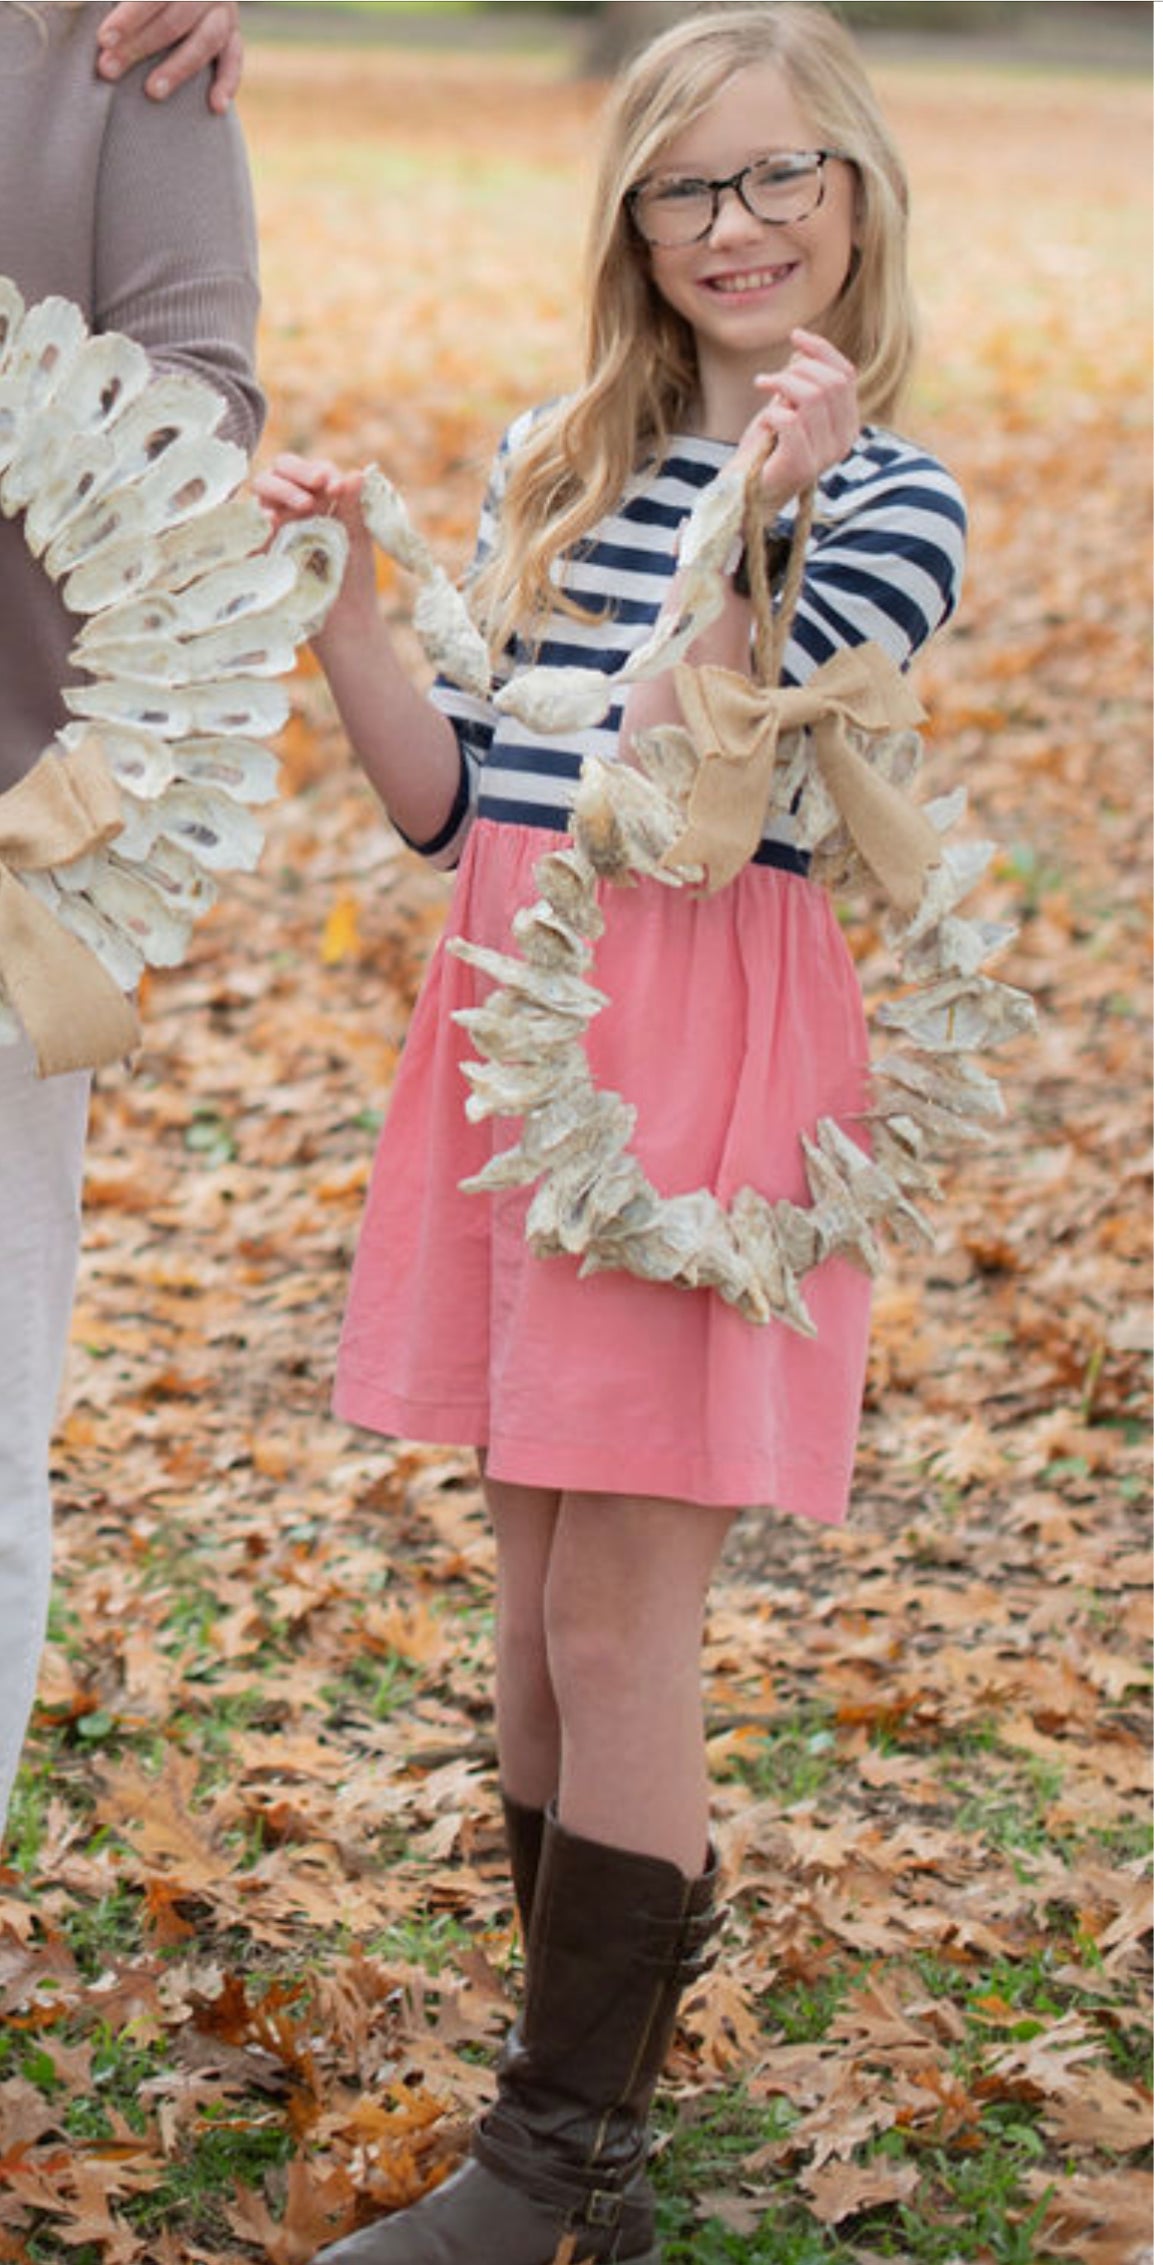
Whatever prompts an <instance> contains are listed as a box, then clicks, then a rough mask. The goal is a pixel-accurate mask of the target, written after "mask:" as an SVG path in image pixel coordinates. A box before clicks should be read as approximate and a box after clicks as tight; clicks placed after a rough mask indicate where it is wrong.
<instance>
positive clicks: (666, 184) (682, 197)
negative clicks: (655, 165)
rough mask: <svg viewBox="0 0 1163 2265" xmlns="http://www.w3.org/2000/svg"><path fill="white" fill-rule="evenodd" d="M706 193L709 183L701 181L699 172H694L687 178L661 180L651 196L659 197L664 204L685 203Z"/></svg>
mask: <svg viewBox="0 0 1163 2265" xmlns="http://www.w3.org/2000/svg"><path fill="white" fill-rule="evenodd" d="M706 193H707V184H706V182H705V181H700V180H699V178H698V176H697V174H692V175H691V177H690V178H689V179H687V180H674V181H659V182H657V183H656V184H655V186H654V188H653V189H652V190H651V192H650V194H651V197H652V198H657V200H658V201H659V202H660V203H662V204H685V203H687V202H688V201H689V200H690V199H691V198H697V197H704V196H705V195H706Z"/></svg>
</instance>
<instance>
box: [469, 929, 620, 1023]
mask: <svg viewBox="0 0 1163 2265" xmlns="http://www.w3.org/2000/svg"><path fill="white" fill-rule="evenodd" d="M445 948H446V950H448V951H450V952H451V953H452V954H453V956H454V957H455V958H456V959H462V960H465V961H466V962H467V964H468V965H469V967H475V968H478V969H479V970H480V973H481V974H482V975H491V976H492V977H493V979H494V981H495V982H497V983H501V984H504V985H505V986H506V987H507V989H508V990H510V991H511V992H514V993H515V994H516V995H517V996H518V997H520V998H523V999H531V1000H532V1001H533V1003H534V1005H535V1006H538V1007H549V1008H551V1009H553V1010H555V1011H558V1012H560V1013H563V1014H567V1015H568V1014H576V1015H578V1016H584V1017H585V1019H586V1020H587V1021H588V1020H589V1018H590V1016H591V1015H596V1014H600V1012H601V1010H602V1008H603V1007H608V1006H609V1003H610V1002H609V1000H608V998H607V997H606V995H605V993H604V991H597V990H595V989H594V987H593V985H592V984H590V983H586V982H585V981H583V979H582V978H581V977H580V976H577V975H571V974H569V973H567V972H566V971H565V970H563V969H560V968H548V967H532V966H530V964H529V962H528V960H524V959H516V958H513V957H511V956H510V955H509V954H507V953H505V952H495V951H493V950H492V949H491V948H490V946H489V945H487V944H469V943H466V941H465V939H464V937H463V936H450V937H449V938H448V942H447V945H446V947H445Z"/></svg>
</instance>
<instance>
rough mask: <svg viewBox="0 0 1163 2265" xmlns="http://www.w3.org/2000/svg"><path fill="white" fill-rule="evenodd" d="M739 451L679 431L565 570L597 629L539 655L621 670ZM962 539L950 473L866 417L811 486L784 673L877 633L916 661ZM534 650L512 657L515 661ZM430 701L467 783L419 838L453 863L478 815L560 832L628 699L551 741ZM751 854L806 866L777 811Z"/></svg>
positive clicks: (795, 678) (469, 698)
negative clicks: (810, 519)
mask: <svg viewBox="0 0 1163 2265" xmlns="http://www.w3.org/2000/svg"><path fill="white" fill-rule="evenodd" d="M527 430H528V418H527V417H526V418H521V419H519V420H518V422H517V424H516V425H515V426H513V427H512V428H511V430H510V432H509V434H507V435H506V438H505V441H504V443H503V444H502V448H501V451H500V454H499V457H498V460H497V464H496V467H495V469H494V474H493V479H492V481H491V483H490V488H489V494H488V497H487V498H486V502H485V506H484V510H483V513H482V517H481V526H480V536H479V541H478V548H477V559H478V562H479V561H480V560H481V559H482V558H483V557H485V556H487V555H488V552H489V550H490V549H491V547H492V545H493V543H494V542H495V539H496V526H497V513H498V509H499V501H500V496H501V493H502V492H503V483H504V477H505V471H506V466H507V460H508V458H509V456H510V455H511V453H512V449H513V447H514V445H519V444H520V442H521V440H522V439H523V438H524V436H525V433H526V432H527ZM733 453H734V444H733V443H732V442H729V441H719V440H700V439H695V438H691V437H687V436H682V437H680V438H677V439H676V440H675V441H674V442H673V443H672V444H671V447H670V449H669V451H668V453H667V455H666V458H665V460H664V461H663V463H662V465H661V467H659V468H657V469H654V470H651V471H648V472H644V473H643V474H641V475H640V476H639V477H638V478H636V479H635V480H633V481H632V482H631V484H630V486H629V488H628V490H627V492H626V494H625V495H624V497H623V498H622V501H621V503H620V504H619V505H618V508H617V509H616V510H615V511H612V512H611V513H609V515H608V516H607V517H606V518H605V519H603V520H602V522H601V524H600V525H599V526H598V527H597V528H596V529H595V530H594V532H593V534H592V535H591V536H589V537H588V538H587V539H586V541H585V542H584V543H583V544H581V545H580V546H579V547H578V550H577V552H576V553H574V554H572V555H571V556H570V558H569V559H568V560H567V562H566V564H565V567H564V571H563V575H562V579H563V582H564V586H565V587H566V588H567V589H568V590H569V592H570V594H571V596H573V597H574V598H575V599H577V600H580V602H581V603H582V604H583V605H588V606H589V608H590V609H591V610H592V611H593V613H594V614H595V616H600V618H596V619H595V621H594V623H593V625H592V626H591V625H590V624H589V623H587V622H585V621H578V620H575V619H574V618H573V617H572V616H571V615H569V614H561V615H558V616H556V617H555V618H554V620H553V622H552V624H551V628H550V633H549V634H548V635H547V636H546V637H545V638H544V640H543V642H542V644H541V647H540V649H539V651H538V653H537V661H538V664H539V665H540V666H543V667H569V668H577V667H582V668H596V669H603V670H605V672H606V673H607V675H611V676H613V675H615V674H616V673H617V671H618V670H619V669H620V668H621V667H622V666H623V664H624V662H625V661H626V660H628V658H629V656H630V654H631V653H632V652H633V651H634V650H635V648H636V647H637V646H639V645H641V644H642V643H643V642H644V641H645V639H646V638H647V637H648V635H649V634H650V631H651V629H652V628H653V626H654V622H655V619H656V617H657V614H658V611H659V608H660V607H661V605H662V604H663V601H664V600H665V598H666V595H667V591H668V588H669V585H670V582H671V578H672V576H673V574H674V571H675V553H676V550H677V547H678V538H679V533H680V530H681V528H682V525H683V522H684V521H685V520H686V518H687V517H688V515H689V513H690V511H691V508H692V506H693V504H694V502H695V500H696V498H697V496H698V493H699V490H700V489H701V488H704V487H706V486H707V484H708V482H709V481H711V480H712V479H713V478H714V477H715V474H716V473H717V472H719V471H720V470H721V469H722V467H723V466H724V464H726V463H727V461H728V459H729V458H730V457H731V455H732V454H733ZM794 516H795V513H794V506H793V507H791V508H790V509H789V511H788V512H787V514H786V515H785V522H786V527H787V529H788V531H789V532H790V529H791V525H792V523H793V520H794ZM964 549H965V507H964V503H963V501H962V497H961V493H960V490H959V489H958V487H957V484H956V482H955V481H954V480H953V479H952V478H951V477H950V475H949V473H948V472H946V471H945V470H944V469H943V467H942V466H941V465H940V464H938V463H937V462H936V461H935V459H934V458H933V457H931V456H928V455H926V454H925V453H924V451H923V450H921V449H919V448H917V447H915V446H914V445H913V444H912V443H911V442H909V441H906V440H902V439H901V438H900V437H899V436H898V435H897V434H896V433H892V432H889V431H887V430H886V429H884V428H882V427H877V426H866V427H865V429H864V431H863V432H862V433H861V435H860V437H859V439H858V441H857V443H856V446H855V447H854V448H853V449H852V450H851V452H850V454H849V455H848V456H846V457H845V459H844V461H843V463H842V464H839V465H837V466H836V467H835V468H834V469H833V470H832V471H830V472H826V473H824V474H823V476H822V477H821V478H820V480H819V481H818V483H817V487H816V506H815V523H814V526H813V530H812V536H811V540H810V542H809V546H808V552H807V558H806V564H805V572H804V583H803V592H802V596H801V598H800V602H799V606H798V608H797V611H796V617H795V622H794V625H793V628H792V632H791V636H790V637H789V640H788V644H787V648H786V653H785V658H784V672H783V673H784V681H785V682H787V683H791V684H802V683H804V682H805V681H806V679H807V678H809V677H811V676H813V675H814V674H815V672H816V670H817V669H818V668H820V667H821V666H822V665H823V663H824V662H825V661H827V660H828V659H830V658H831V656H832V654H834V653H836V652H838V651H840V650H841V648H842V647H844V646H846V645H861V644H864V643H865V642H866V641H867V640H868V639H875V641H876V642H877V643H878V644H879V645H882V646H883V647H884V650H885V651H886V652H887V653H888V655H889V657H890V659H892V660H893V661H895V662H896V663H897V665H898V667H900V668H902V669H903V668H907V666H908V664H909V662H910V660H911V659H912V656H913V654H914V653H915V652H917V651H918V649H919V647H920V646H921V645H923V644H924V642H925V640H926V638H928V637H930V636H931V635H932V633H933V631H934V630H935V629H937V628H939V627H940V625H941V623H942V622H943V621H945V620H946V619H947V618H948V616H949V614H950V613H951V612H952V611H953V608H954V606H955V605H956V602H957V597H958V594H959V590H960V585H961V575H962V568H963V562H964ZM527 659H528V656H526V655H522V654H517V655H515V656H514V657H513V662H512V666H513V668H514V669H515V668H517V667H519V666H524V665H526V663H527ZM432 697H433V699H434V700H435V702H436V704H437V705H438V706H439V707H440V708H441V709H442V710H443V711H444V713H445V714H446V715H447V716H449V717H450V718H451V720H452V722H453V724H454V725H455V728H456V733H457V737H458V739H459V742H460V747H461V755H462V778H461V787H460V792H459V795H458V797H457V801H456V805H455V807H454V809H453V810H452V812H451V813H450V816H449V819H448V822H447V824H446V825H445V826H444V827H443V828H442V830H441V832H440V834H439V835H438V836H437V837H436V838H435V840H433V841H431V842H428V843H424V844H417V845H414V846H417V847H419V848H421V849H422V851H423V854H424V855H425V856H427V857H429V858H431V860H432V861H433V862H434V863H435V864H437V865H452V864H455V862H456V859H457V857H458V856H459V854H460V851H461V849H462V847H463V844H464V839H465V836H466V834H467V832H468V829H469V827H470V826H471V824H472V822H473V819H474V818H475V817H477V816H480V817H487V818H494V819H500V820H502V821H506V822H508V823H510V824H515V825H532V826H542V827H546V828H548V829H550V830H552V831H556V832H564V831H565V830H566V829H567V827H568V823H569V808H570V801H571V796H572V790H573V787H574V786H575V784H576V782H577V779H578V775H579V773H580V770H581V765H582V761H583V758H584V757H585V756H586V755H590V754H598V755H604V756H606V757H607V758H614V757H616V755H617V752H618V732H619V727H620V725H621V721H622V708H623V700H622V698H618V699H616V700H615V704H614V705H613V706H612V707H611V709H610V711H609V714H608V715H607V716H606V718H605V720H604V721H603V722H602V723H600V724H597V725H595V726H594V727H593V728H592V729H591V730H587V731H574V732H570V733H568V734H565V733H563V734H562V735H561V736H560V737H559V738H554V739H550V738H547V737H544V736H540V737H539V736H538V735H537V734H536V733H534V732H532V731H529V730H527V729H526V728H525V727H524V726H523V725H521V724H519V723H517V722H516V721H515V719H514V718H512V717H511V716H506V715H502V714H501V713H499V711H498V710H497V709H495V708H494V707H493V706H492V705H491V704H490V703H488V702H487V701H482V700H479V699H477V698H475V697H474V696H473V695H472V694H471V693H467V692H462V691H460V690H458V689H457V688H456V687H455V686H452V685H449V684H447V683H446V682H444V681H439V682H438V683H437V684H436V685H435V686H434V687H433V692H432ZM756 855H757V857H758V859H759V861H760V862H761V863H765V864H778V865H784V866H788V867H790V868H791V869H792V870H793V871H797V872H805V871H806V870H807V859H806V857H805V856H804V854H803V852H802V851H801V850H800V849H798V848H797V847H796V843H795V828H794V822H793V821H791V820H789V819H786V818H785V819H781V820H779V821H778V822H777V821H772V822H770V823H769V825H768V827H767V829H766V831H765V834H764V838H763V841H762V842H761V843H760V846H759V849H758V851H757V853H756Z"/></svg>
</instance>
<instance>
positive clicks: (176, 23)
mask: <svg viewBox="0 0 1163 2265" xmlns="http://www.w3.org/2000/svg"><path fill="white" fill-rule="evenodd" d="M167 50H168V52H166V51H167ZM159 54H164V61H162V62H161V63H160V64H159V66H158V68H157V69H156V70H154V71H151V72H150V75H149V77H148V79H147V80H146V82H145V91H146V93H147V94H149V95H152V96H153V98H154V100H155V102H164V101H165V99H166V97H167V95H170V94H173V92H174V90H175V88H177V87H180V86H183V85H184V84H185V81H186V80H187V79H192V78H193V77H194V75H195V73H196V72H198V71H201V70H204V69H205V66H206V65H207V63H213V65H214V76H213V78H212V80H211V82H210V92H209V95H208V96H207V100H208V102H209V105H210V108H211V110H217V111H219V112H221V111H223V110H228V109H229V108H230V104H231V101H232V100H233V98H234V96H235V95H236V94H237V93H238V89H239V84H240V82H241V79H242V33H241V31H240V30H239V28H238V0H210V4H209V5H207V4H206V0H118V5H117V7H115V8H113V9H111V10H110V13H109V14H108V15H107V16H106V17H104V19H103V20H102V22H101V24H100V26H99V28H98V32H97V68H98V70H99V71H100V73H101V76H102V78H105V79H119V78H120V77H121V75H122V73H123V72H124V71H127V70H128V69H129V67H130V64H131V63H140V62H141V61H142V59H143V58H144V57H145V56H147V55H159Z"/></svg>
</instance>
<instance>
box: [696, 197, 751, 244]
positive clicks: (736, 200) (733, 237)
mask: <svg viewBox="0 0 1163 2265" xmlns="http://www.w3.org/2000/svg"><path fill="white" fill-rule="evenodd" d="M762 233H763V222H762V221H761V220H757V219H756V217H755V214H754V213H753V212H749V211H748V209H747V206H746V205H745V204H744V202H743V199H742V197H741V196H740V194H739V191H738V189H723V190H721V191H720V193H719V209H718V212H717V213H716V214H715V218H714V222H713V224H712V226H711V230H710V233H709V235H708V236H707V237H706V238H705V239H704V240H705V242H707V243H708V244H713V245H716V246H718V245H730V244H748V243H752V242H754V240H755V238H756V236H758V235H761V234H762Z"/></svg>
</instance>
